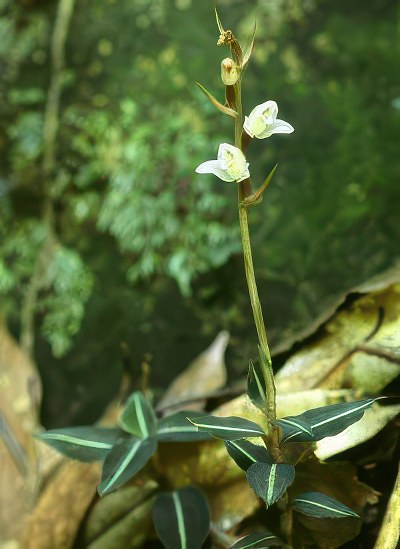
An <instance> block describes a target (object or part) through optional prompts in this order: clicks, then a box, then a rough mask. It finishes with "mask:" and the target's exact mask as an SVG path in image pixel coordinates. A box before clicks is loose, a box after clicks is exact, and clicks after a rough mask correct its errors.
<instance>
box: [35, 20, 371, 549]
mask: <svg viewBox="0 0 400 549" xmlns="http://www.w3.org/2000/svg"><path fill="white" fill-rule="evenodd" d="M216 18H217V24H218V28H219V31H220V37H219V40H218V45H227V46H228V47H229V48H230V53H231V57H228V58H225V59H224V60H223V61H222V64H221V77H222V81H223V83H224V85H225V101H224V102H223V103H222V102H219V101H218V100H217V99H216V98H215V97H214V96H213V95H212V94H211V93H210V92H209V91H207V90H206V89H205V88H204V87H203V86H202V85H200V84H199V87H200V89H201V90H202V91H203V92H204V93H205V95H206V96H207V98H208V99H209V100H210V101H211V102H212V104H213V105H215V106H216V107H217V108H218V109H219V110H220V111H221V112H222V113H223V114H225V115H227V116H230V117H232V118H233V121H234V144H229V143H221V144H220V145H219V149H218V154H217V159H215V160H208V161H205V162H203V163H202V164H200V165H199V166H198V167H197V168H196V172H197V173H198V174H213V175H215V176H217V177H218V178H219V179H221V180H222V181H224V182H228V183H236V185H237V192H238V212H239V224H240V232H241V239H242V244H243V255H244V266H245V273H246V279H247V284H248V290H249V296H250V302H251V306H252V311H253V316H254V323H255V327H256V330H257V335H258V340H259V349H258V350H259V360H258V361H257V362H254V363H253V362H250V365H249V372H248V384H247V394H248V397H249V399H250V400H251V402H252V403H253V405H254V406H256V407H257V408H258V409H260V410H261V411H262V412H263V413H264V414H265V417H266V421H265V425H266V427H265V425H264V424H263V426H260V425H259V424H257V423H255V422H253V421H250V420H248V419H244V418H241V417H217V416H213V415H206V414H203V415H201V416H199V414H198V413H196V412H193V411H191V412H182V411H180V412H177V413H174V414H171V415H168V416H166V417H164V418H162V419H158V418H157V417H156V414H155V412H154V409H153V406H152V404H151V403H150V402H149V400H148V399H147V398H146V397H145V395H144V394H143V393H141V392H135V393H133V394H132V395H131V396H130V397H129V399H128V400H127V402H126V405H125V407H124V409H123V410H122V412H121V415H120V418H119V426H118V427H117V428H113V429H106V428H102V427H73V428H66V429H58V430H51V431H47V432H45V433H42V434H40V435H38V437H39V438H40V439H41V440H42V441H44V442H46V443H47V444H49V445H51V446H53V447H55V448H56V449H57V450H59V451H61V452H62V453H64V454H65V455H67V456H68V457H70V458H73V459H80V460H82V461H91V460H101V461H102V462H103V468H102V477H101V481H100V483H99V486H98V492H99V494H100V495H101V496H103V495H106V494H108V493H110V492H112V491H114V490H116V489H118V488H119V487H121V486H122V485H124V484H125V483H126V482H128V481H129V480H130V479H132V477H133V476H135V475H136V474H137V473H138V472H139V471H141V470H142V469H143V468H144V467H145V466H146V464H148V463H149V462H150V461H151V459H152V457H153V456H154V454H155V453H156V452H157V448H158V446H159V444H163V443H166V442H177V443H185V442H193V441H204V440H209V439H220V440H223V441H224V443H225V446H226V450H227V452H228V454H229V456H230V457H231V458H232V459H233V460H234V461H235V462H236V464H237V465H238V466H239V467H240V468H241V469H243V470H244V471H245V473H246V477H247V481H248V483H249V484H250V486H251V487H252V489H253V490H254V492H255V493H256V494H257V496H259V497H260V498H261V499H262V500H263V502H264V504H265V507H266V508H269V507H271V506H272V505H274V504H276V503H278V504H279V509H280V510H281V512H282V521H281V525H280V526H279V525H278V526H277V529H276V530H277V531H276V532H274V533H272V532H269V531H266V530H263V531H258V532H253V533H252V534H249V535H246V536H244V537H241V538H239V539H237V538H236V537H231V536H228V535H226V534H224V533H223V532H215V531H214V530H213V528H212V523H211V519H210V511H209V506H208V503H207V501H206V499H205V496H204V495H203V494H202V492H201V491H200V490H199V489H198V488H196V487H190V486H189V487H188V486H186V487H183V488H180V489H177V490H172V491H169V492H162V493H160V494H159V495H158V496H157V497H156V498H155V503H154V507H153V521H154V527H155V530H156V532H157V534H158V536H159V539H160V540H161V541H162V543H163V544H164V546H165V547H166V548H173V549H201V547H203V543H204V541H205V540H206V538H207V537H208V536H209V535H210V532H211V538H212V540H213V543H214V545H213V547H232V548H235V549H240V548H242V549H244V548H257V547H258V548H261V547H268V546H269V545H279V544H282V543H284V544H286V545H285V546H286V547H295V546H296V540H295V537H296V530H295V527H294V524H295V519H294V517H295V516H296V514H300V515H305V516H308V517H312V518H313V519H330V520H337V519H343V518H346V519H347V520H349V521H353V522H354V524H355V525H356V526H355V528H354V529H353V530H352V531H353V532H357V528H358V527H359V523H360V518H359V516H358V514H357V512H355V511H354V510H353V509H350V508H349V507H347V506H346V505H344V504H343V503H342V502H340V501H338V500H336V499H335V498H333V497H331V496H330V495H327V494H323V493H320V492H317V491H313V490H312V489H309V490H306V491H305V492H302V493H292V492H290V487H291V485H292V484H293V483H294V481H295V478H296V467H297V466H298V465H299V464H301V463H302V462H304V461H305V460H307V459H309V458H310V457H312V456H313V450H314V446H313V444H314V443H315V442H316V441H318V440H321V439H322V438H324V437H327V436H334V435H336V434H338V433H340V432H342V431H343V430H344V429H346V428H347V427H349V426H350V425H352V424H353V423H355V422H356V421H358V420H359V419H361V417H362V416H363V414H364V412H365V410H367V409H368V408H369V407H370V406H371V405H372V404H373V402H374V401H375V400H377V399H374V398H370V399H364V400H360V401H357V402H351V403H341V404H334V405H330V406H324V407H321V408H316V409H312V410H308V411H305V412H303V413H302V414H300V415H298V416H295V417H285V418H280V419H277V416H276V389H275V383H274V374H273V370H272V361H271V353H270V350H269V345H268V339H267V334H266V329H265V324H264V320H263V313H262V307H261V303H260V299H259V295H258V290H257V284H256V277H255V272H254V267H253V259H252V250H251V241H250V233H249V226H248V210H249V208H250V207H251V206H254V205H256V204H258V203H259V202H260V201H261V200H262V198H263V193H264V191H265V189H266V188H267V186H268V184H269V182H270V181H271V179H272V176H273V175H274V172H275V169H276V166H275V168H273V170H272V171H271V172H270V174H269V175H268V176H267V178H266V179H265V181H264V183H263V184H262V185H260V186H259V188H258V189H257V190H255V191H253V190H252V183H251V179H250V170H249V163H248V162H247V160H246V156H245V151H246V148H247V147H248V146H249V144H250V143H251V140H252V139H254V138H255V139H266V138H268V137H271V136H272V135H274V134H290V133H292V132H293V131H294V128H293V127H292V126H291V124H289V123H288V122H285V121H284V120H280V119H278V118H277V115H278V105H277V103H276V102H275V101H274V100H271V99H268V100H266V101H264V102H263V103H261V104H259V105H257V106H256V107H254V109H253V110H252V111H251V112H250V114H249V115H248V116H245V117H244V119H243V112H242V96H241V85H242V77H243V73H244V70H245V68H246V65H247V63H248V61H249V59H250V56H251V53H252V49H253V45H254V39H255V29H254V33H253V37H252V40H251V43H250V46H249V48H248V50H247V51H246V52H245V53H243V50H242V48H241V46H240V44H239V42H238V40H237V39H236V37H235V36H234V34H233V33H232V31H231V30H225V29H224V28H223V26H222V23H221V21H220V19H219V17H218V14H216ZM249 439H251V440H249ZM279 537H280V539H279ZM282 538H283V540H284V541H282Z"/></svg>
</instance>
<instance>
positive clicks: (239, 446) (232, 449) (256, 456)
mask: <svg viewBox="0 0 400 549" xmlns="http://www.w3.org/2000/svg"><path fill="white" fill-rule="evenodd" d="M225 446H226V450H227V452H228V454H229V455H230V456H231V458H232V459H233V460H234V461H235V462H236V463H237V465H239V467H240V468H241V469H243V470H244V471H247V469H248V468H249V467H250V465H253V463H256V462H257V461H259V462H262V463H269V464H270V465H272V463H273V462H272V459H271V456H270V455H269V453H268V451H267V449H266V448H265V446H257V444H252V443H251V442H248V441H247V440H236V441H234V440H226V441H225Z"/></svg>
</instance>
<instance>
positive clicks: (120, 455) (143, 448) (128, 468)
mask: <svg viewBox="0 0 400 549" xmlns="http://www.w3.org/2000/svg"><path fill="white" fill-rule="evenodd" d="M156 449H157V440H156V439H155V438H146V439H144V440H142V439H140V438H136V437H131V438H129V440H126V441H125V442H122V443H121V444H117V445H116V446H114V448H113V449H112V450H111V452H110V453H109V454H108V455H107V457H106V459H105V461H104V465H103V471H102V475H101V482H100V484H99V486H98V488H97V491H98V492H99V494H100V495H101V496H104V495H105V494H108V493H109V492H112V491H113V490H116V489H117V488H119V487H120V486H122V485H123V484H125V482H127V481H128V480H130V479H131V478H132V477H133V476H135V475H136V473H138V472H139V471H140V469H142V468H143V467H144V466H145V465H146V463H147V462H148V461H149V459H150V458H151V456H152V455H153V454H154V452H155V451H156Z"/></svg>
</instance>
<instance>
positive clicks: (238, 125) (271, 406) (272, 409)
mask: <svg viewBox="0 0 400 549" xmlns="http://www.w3.org/2000/svg"><path fill="white" fill-rule="evenodd" d="M235 108H236V112H237V113H238V116H237V117H236V118H235V147H238V148H239V149H240V150H242V131H243V130H242V128H243V113H242V96H241V83H240V78H239V80H238V82H237V83H236V84H235ZM249 194H250V180H246V181H242V182H240V183H239V185H238V203H239V224H240V235H241V238H242V247H243V257H244V268H245V273H246V280H247V286H248V289H249V295H250V302H251V308H252V310H253V317H254V323H255V325H256V330H257V335H258V340H259V344H260V349H261V353H262V355H263V356H264V357H265V360H264V361H263V365H264V375H265V381H266V387H267V398H266V404H265V412H266V415H267V417H268V419H269V421H270V422H271V421H273V420H274V419H275V418H276V389H275V381H274V374H273V371H272V361H271V353H270V350H269V346H268V339H267V333H266V331H265V324H264V318H263V313H262V308H261V303H260V298H259V296H258V290H257V283H256V277H255V273H254V266H253V256H252V252H251V241H250V233H249V223H248V217H247V208H246V205H244V200H245V198H246V197H247V196H248V195H249Z"/></svg>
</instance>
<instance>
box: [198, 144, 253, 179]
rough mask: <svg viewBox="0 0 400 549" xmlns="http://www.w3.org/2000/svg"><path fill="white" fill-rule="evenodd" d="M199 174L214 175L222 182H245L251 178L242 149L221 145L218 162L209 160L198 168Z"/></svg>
mask: <svg viewBox="0 0 400 549" xmlns="http://www.w3.org/2000/svg"><path fill="white" fill-rule="evenodd" d="M196 172H197V173H213V174H214V175H216V176H217V177H219V178H220V179H222V181H229V182H232V181H237V182H238V183H239V182H240V181H243V180H244V179H247V178H248V177H250V172H249V164H248V162H246V157H245V156H244V154H243V153H242V151H241V150H240V149H238V148H237V147H234V146H233V145H229V144H228V143H221V145H220V146H219V148H218V157H217V160H207V162H203V163H202V164H200V166H197V168H196Z"/></svg>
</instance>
